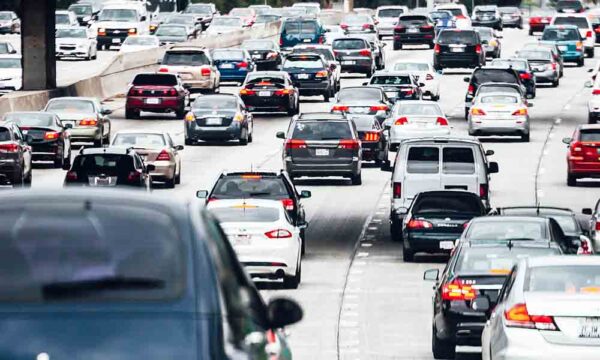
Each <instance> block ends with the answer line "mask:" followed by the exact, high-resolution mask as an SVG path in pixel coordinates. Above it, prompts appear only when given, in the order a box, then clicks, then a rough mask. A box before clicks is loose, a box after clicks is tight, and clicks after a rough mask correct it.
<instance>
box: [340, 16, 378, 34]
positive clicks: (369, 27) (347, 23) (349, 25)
mask: <svg viewBox="0 0 600 360" xmlns="http://www.w3.org/2000/svg"><path fill="white" fill-rule="evenodd" d="M340 27H341V28H342V30H344V32H345V33H346V34H350V33H362V32H368V33H377V29H376V28H375V21H374V20H373V17H371V16H369V15H361V14H350V15H346V16H344V18H343V19H342V21H341V22H340Z"/></svg>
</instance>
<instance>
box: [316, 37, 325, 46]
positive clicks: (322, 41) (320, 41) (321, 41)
mask: <svg viewBox="0 0 600 360" xmlns="http://www.w3.org/2000/svg"><path fill="white" fill-rule="evenodd" d="M317 42H318V43H319V44H325V36H323V35H321V36H319V40H318V41H317Z"/></svg>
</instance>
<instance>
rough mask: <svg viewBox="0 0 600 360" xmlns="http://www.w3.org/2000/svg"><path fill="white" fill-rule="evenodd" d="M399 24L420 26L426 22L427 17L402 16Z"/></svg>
mask: <svg viewBox="0 0 600 360" xmlns="http://www.w3.org/2000/svg"><path fill="white" fill-rule="evenodd" d="M400 22H401V23H402V24H404V25H421V24H423V23H426V22H427V17H426V16H421V15H414V16H402V17H401V18H400Z"/></svg>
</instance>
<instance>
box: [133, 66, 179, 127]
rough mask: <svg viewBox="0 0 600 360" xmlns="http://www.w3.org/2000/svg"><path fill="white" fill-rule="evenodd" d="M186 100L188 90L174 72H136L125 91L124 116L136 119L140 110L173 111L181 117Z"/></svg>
mask: <svg viewBox="0 0 600 360" xmlns="http://www.w3.org/2000/svg"><path fill="white" fill-rule="evenodd" d="M188 102H189V91H188V90H187V89H186V88H185V87H184V86H183V84H182V82H181V79H179V76H177V75H176V74H163V73H143V74H137V75H136V76H135V78H134V79H133V81H132V83H131V86H130V88H129V91H127V102H126V103H125V117H126V118H127V119H138V118H139V117H140V113H141V112H142V111H149V112H155V113H167V112H174V113H175V115H176V116H177V118H178V119H183V118H184V116H185V106H186V104H187V103H188Z"/></svg>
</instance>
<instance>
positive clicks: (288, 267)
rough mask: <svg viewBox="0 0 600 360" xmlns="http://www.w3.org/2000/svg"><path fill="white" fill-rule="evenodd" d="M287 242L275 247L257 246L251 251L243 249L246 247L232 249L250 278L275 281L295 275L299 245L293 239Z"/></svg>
mask: <svg viewBox="0 0 600 360" xmlns="http://www.w3.org/2000/svg"><path fill="white" fill-rule="evenodd" d="M288 240H289V241H284V244H282V245H281V246H277V247H269V248H266V247H264V246H257V247H256V248H253V249H245V248H246V247H248V246H244V247H243V248H242V247H234V249H235V251H236V253H237V254H238V257H239V259H240V262H241V263H242V264H243V265H244V268H245V269H246V271H247V272H248V274H250V276H252V277H259V278H272V279H273V278H275V279H277V278H281V277H282V276H281V274H284V275H286V276H293V275H295V274H296V267H297V266H298V257H299V256H300V244H299V243H298V242H296V241H294V240H293V239H288Z"/></svg>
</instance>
